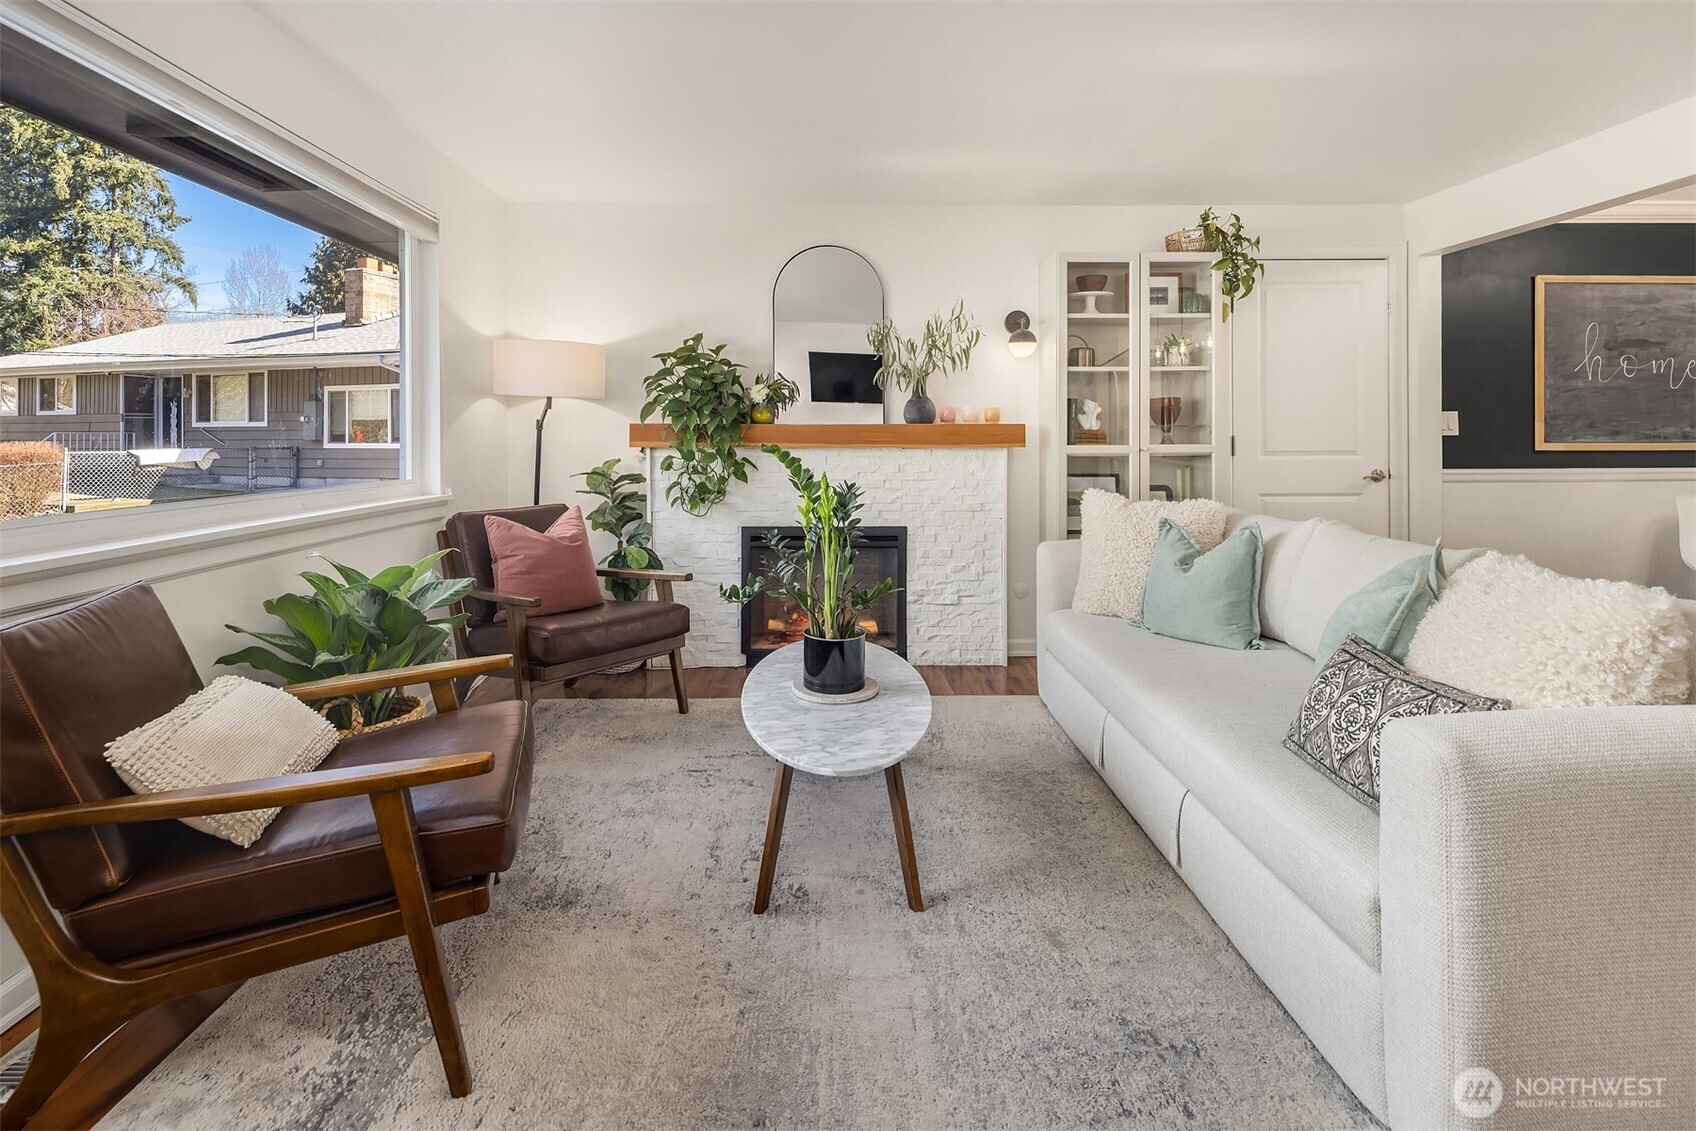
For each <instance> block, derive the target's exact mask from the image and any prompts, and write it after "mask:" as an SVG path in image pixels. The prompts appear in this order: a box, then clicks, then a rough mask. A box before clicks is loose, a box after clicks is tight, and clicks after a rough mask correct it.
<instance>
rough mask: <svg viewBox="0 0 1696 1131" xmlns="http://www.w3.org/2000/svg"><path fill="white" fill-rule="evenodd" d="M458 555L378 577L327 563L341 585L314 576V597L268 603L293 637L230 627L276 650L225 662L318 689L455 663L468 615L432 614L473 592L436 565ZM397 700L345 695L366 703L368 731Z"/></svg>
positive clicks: (308, 575)
mask: <svg viewBox="0 0 1696 1131" xmlns="http://www.w3.org/2000/svg"><path fill="white" fill-rule="evenodd" d="M451 552H452V551H449V550H440V551H438V552H436V553H434V554H431V555H430V556H429V557H427V558H423V559H420V560H419V561H417V562H415V563H413V564H412V565H395V566H390V567H389V568H387V569H385V570H382V571H381V572H379V573H378V574H377V575H376V576H374V577H367V576H365V575H364V574H363V573H361V572H359V571H358V570H356V569H354V568H353V567H352V566H345V565H342V564H341V563H340V562H337V561H331V559H329V558H324V560H325V561H326V562H329V563H330V566H331V567H332V568H333V569H334V570H335V571H336V573H337V574H338V575H339V577H340V580H337V579H336V578H334V577H328V576H326V575H324V574H322V573H315V572H312V571H310V570H308V571H307V572H305V573H302V574H301V575H300V576H301V579H302V580H303V581H305V582H306V584H307V585H308V586H310V587H311V589H312V593H311V595H309V596H308V595H303V594H298V593H285V594H283V595H282V596H281V597H273V598H272V599H271V600H269V601H266V602H265V604H264V606H263V608H264V609H265V611H266V612H268V613H270V614H271V615H272V616H274V617H276V618H277V619H278V620H280V621H282V622H283V627H284V628H286V629H287V630H288V631H287V632H258V631H255V630H253V629H250V628H237V627H236V626H235V625H233V624H227V625H225V626H224V627H225V628H227V629H229V630H230V631H231V632H236V633H240V634H242V635H243V636H251V637H253V638H254V639H255V640H258V641H259V642H260V643H263V644H268V645H270V648H269V649H266V648H261V647H259V646H258V645H249V646H248V647H246V648H243V649H242V650H241V651H239V652H231V653H230V654H229V655H227V656H219V657H218V663H220V664H224V665H228V666H234V665H236V664H246V665H247V666H248V667H250V668H255V669H257V670H259V671H262V672H269V673H270V674H272V675H277V676H281V677H282V678H283V679H284V680H285V681H287V682H289V683H311V682H313V681H315V680H320V679H329V678H331V677H333V676H338V675H355V674H359V673H363V672H375V671H390V670H393V669H395V668H405V667H411V666H412V665H414V664H430V663H434V662H436V661H437V660H445V659H448V658H449V655H450V649H449V647H448V639H449V637H451V636H452V635H453V630H454V629H456V628H458V627H459V626H460V625H462V624H464V623H465V614H464V613H457V614H455V615H453V616H450V617H441V618H438V619H432V618H431V617H430V615H429V614H430V612H431V611H432V610H435V609H440V608H443V607H445V606H447V605H452V604H454V603H455V602H457V601H458V600H459V599H460V598H461V597H464V596H465V595H466V593H468V592H470V591H471V587H472V582H471V580H470V579H469V578H450V577H443V576H441V575H440V574H438V573H437V572H436V570H435V568H434V567H435V564H436V563H437V562H439V561H441V560H442V558H444V557H445V556H447V555H448V554H449V553H451ZM313 556H314V557H321V558H322V557H324V555H322V554H315V555H313ZM394 697H395V692H394V690H393V689H392V688H391V689H387V690H383V691H372V692H367V693H366V694H363V695H354V696H345V698H351V699H353V700H354V701H355V702H357V703H358V705H359V714H360V717H362V718H363V719H364V720H365V722H366V724H367V725H369V724H371V723H380V722H383V721H385V720H387V719H388V717H389V710H390V707H391V706H392V705H393V703H394ZM338 716H339V717H338ZM330 721H331V722H333V723H335V724H336V725H337V726H338V727H342V728H343V729H346V728H347V727H348V726H350V725H351V721H352V720H351V716H350V715H349V713H348V709H347V707H346V706H345V705H339V706H336V707H334V708H332V709H331V712H330Z"/></svg>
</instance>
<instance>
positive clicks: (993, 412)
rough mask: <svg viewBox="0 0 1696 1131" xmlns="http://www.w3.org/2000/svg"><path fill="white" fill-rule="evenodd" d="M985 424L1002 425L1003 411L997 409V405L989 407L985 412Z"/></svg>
mask: <svg viewBox="0 0 1696 1131" xmlns="http://www.w3.org/2000/svg"><path fill="white" fill-rule="evenodd" d="M983 422H984V423H985V424H1000V423H1001V410H1000V409H999V408H997V407H996V406H995V405H990V406H989V407H987V408H985V409H984V410H983Z"/></svg>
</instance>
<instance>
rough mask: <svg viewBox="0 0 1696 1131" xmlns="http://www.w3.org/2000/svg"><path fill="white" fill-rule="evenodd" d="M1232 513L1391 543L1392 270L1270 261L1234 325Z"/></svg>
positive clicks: (1380, 263)
mask: <svg viewBox="0 0 1696 1131" xmlns="http://www.w3.org/2000/svg"><path fill="white" fill-rule="evenodd" d="M1230 326H1231V343H1232V346H1231V351H1232V356H1231V364H1232V380H1231V388H1232V396H1233V399H1234V401H1235V411H1234V416H1233V419H1234V429H1233V431H1234V432H1235V438H1236V443H1235V446H1236V456H1235V459H1234V460H1233V464H1232V470H1233V474H1234V477H1235V486H1234V490H1233V499H1234V501H1235V505H1236V506H1237V507H1239V508H1241V509H1243V510H1246V511H1249V512H1251V513H1255V512H1258V513H1262V514H1271V515H1277V516H1279V517H1280V518H1297V519H1299V518H1315V517H1317V518H1331V519H1336V520H1338V521H1339V522H1346V523H1348V524H1349V525H1350V526H1353V527H1356V528H1358V529H1360V530H1364V531H1367V532H1369V533H1372V534H1388V533H1389V532H1390V484H1389V472H1390V265H1389V263H1388V262H1387V261H1385V260H1381V259H1299V260H1298V259H1286V260H1269V261H1268V262H1267V264H1266V275H1265V277H1264V278H1263V279H1262V280H1261V281H1260V283H1259V284H1258V285H1257V286H1256V287H1255V290H1254V293H1253V294H1252V295H1250V296H1249V297H1248V299H1247V301H1244V302H1241V303H1238V304H1237V306H1236V309H1235V310H1234V311H1233V312H1232V314H1231V322H1230Z"/></svg>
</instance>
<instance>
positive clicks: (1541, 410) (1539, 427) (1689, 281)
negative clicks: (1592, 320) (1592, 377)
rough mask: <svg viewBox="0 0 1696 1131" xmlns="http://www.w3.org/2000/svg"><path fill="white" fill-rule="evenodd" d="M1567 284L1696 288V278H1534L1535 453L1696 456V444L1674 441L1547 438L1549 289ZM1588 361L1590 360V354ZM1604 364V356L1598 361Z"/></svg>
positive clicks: (1695, 360)
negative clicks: (1686, 286)
mask: <svg viewBox="0 0 1696 1131" xmlns="http://www.w3.org/2000/svg"><path fill="white" fill-rule="evenodd" d="M1563 283H1587V284H1632V283H1636V284H1641V283H1657V284H1671V285H1691V286H1696V275H1536V276H1534V277H1533V285H1534V287H1535V292H1534V296H1533V297H1534V301H1533V308H1534V311H1535V313H1534V316H1533V320H1532V322H1533V324H1532V347H1533V349H1534V350H1535V359H1536V360H1535V369H1534V371H1533V378H1532V380H1533V386H1532V387H1533V390H1534V404H1533V407H1532V427H1533V430H1534V432H1533V434H1534V439H1535V443H1534V447H1535V450H1537V451H1540V452H1696V441H1690V440H1671V441H1648V442H1631V441H1623V440H1596V441H1577V442H1574V441H1551V440H1550V439H1548V436H1547V425H1548V407H1549V406H1548V368H1547V363H1548V356H1547V354H1548V341H1547V339H1548V333H1547V331H1548V322H1547V302H1548V288H1549V286H1550V285H1551V284H1553V285H1556V286H1559V285H1561V284H1563ZM1585 360H1586V361H1588V360H1590V355H1589V353H1588V351H1587V352H1586V355H1585ZM1596 360H1597V361H1598V362H1599V363H1601V362H1602V359H1601V357H1600V355H1597V359H1596ZM1681 364H1685V365H1689V364H1696V357H1692V358H1682V359H1680V358H1674V359H1672V362H1671V365H1672V367H1673V368H1675V369H1676V368H1678V366H1680V365H1681Z"/></svg>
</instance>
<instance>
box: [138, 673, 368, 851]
mask: <svg viewBox="0 0 1696 1131" xmlns="http://www.w3.org/2000/svg"><path fill="white" fill-rule="evenodd" d="M336 738H337V734H336V728H335V727H334V726H332V725H331V724H330V723H329V722H328V721H326V720H325V719H324V718H323V717H321V716H320V715H318V714H317V712H315V711H313V710H312V708H310V707H308V706H307V705H306V704H304V703H302V702H301V701H300V700H298V699H296V698H295V697H294V696H292V695H290V694H289V693H288V692H286V691H279V690H278V689H277V688H275V687H268V686H266V685H265V684H263V683H257V682H255V681H253V680H251V679H243V678H242V677H241V676H236V675H226V676H220V677H219V678H217V679H215V680H213V681H212V684H211V686H209V687H207V688H205V689H204V690H202V691H197V692H195V693H194V694H193V695H190V696H189V697H188V698H187V699H185V700H184V701H183V702H182V703H181V704H180V705H179V706H177V707H176V708H175V709H173V710H171V711H170V712H168V713H166V714H164V715H161V716H160V717H159V718H157V719H154V720H153V721H152V722H150V723H144V724H142V725H141V726H139V727H136V728H135V729H134V730H132V731H130V732H129V733H128V734H126V735H123V736H122V737H120V738H116V739H114V740H112V741H111V742H109V743H107V744H106V761H108V762H110V763H111V764H112V768H113V769H114V770H116V771H117V772H118V777H120V778H121V779H123V782H124V784H125V785H127V786H129V787H130V788H131V789H133V790H134V791H135V792H137V793H163V792H164V791H166V790H171V789H192V788H194V787H195V786H202V785H223V784H226V783H228V782H238V781H251V780H253V779H255V778H271V777H277V776H279V775H281V774H303V773H306V772H307V771H308V770H314V769H317V768H318V764H319V763H320V762H322V761H323V760H324V759H325V757H326V756H327V755H328V754H329V753H330V750H331V749H332V748H334V746H335V745H336ZM280 812H282V810H281V809H276V808H272V809H253V810H250V811H248V812H245V813H218V814H214V815H213V816H210V817H185V818H183V824H185V825H187V826H188V827H189V828H191V829H199V830H200V831H201V832H203V833H211V834H212V835H213V836H215V837H222V838H223V839H224V840H227V841H229V842H230V843H232V844H238V845H240V846H241V847H243V848H247V847H248V846H249V845H251V844H252V843H253V842H254V841H256V840H258V839H259V834H260V833H262V832H264V831H265V826H266V825H269V824H270V823H271V822H272V821H273V820H275V819H276V816H277V814H278V813H280Z"/></svg>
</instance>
